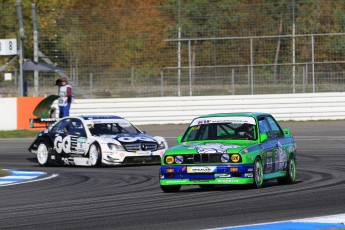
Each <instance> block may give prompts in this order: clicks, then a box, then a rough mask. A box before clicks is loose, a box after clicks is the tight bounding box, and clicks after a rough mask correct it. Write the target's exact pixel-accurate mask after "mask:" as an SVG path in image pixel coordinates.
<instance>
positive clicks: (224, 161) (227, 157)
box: [220, 153, 230, 163]
mask: <svg viewBox="0 0 345 230" xmlns="http://www.w3.org/2000/svg"><path fill="white" fill-rule="evenodd" d="M220 160H221V161H222V162H223V163H228V162H229V160H230V156H229V154H226V153H224V154H222V156H221V157H220Z"/></svg>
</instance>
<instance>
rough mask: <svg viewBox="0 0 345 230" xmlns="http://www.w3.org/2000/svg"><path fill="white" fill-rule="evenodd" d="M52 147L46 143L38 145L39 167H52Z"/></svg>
mask: <svg viewBox="0 0 345 230" xmlns="http://www.w3.org/2000/svg"><path fill="white" fill-rule="evenodd" d="M51 155H52V147H51V145H50V144H48V143H47V142H45V141H43V142H41V143H39V145H38V147H37V154H36V158H37V162H38V164H39V165H40V166H49V165H52V163H53V160H52V159H51Z"/></svg>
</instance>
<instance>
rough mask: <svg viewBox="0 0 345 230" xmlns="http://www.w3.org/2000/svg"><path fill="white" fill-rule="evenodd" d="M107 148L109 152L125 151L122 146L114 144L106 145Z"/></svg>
mask: <svg viewBox="0 0 345 230" xmlns="http://www.w3.org/2000/svg"><path fill="white" fill-rule="evenodd" d="M108 147H109V149H110V150H125V149H124V148H123V147H122V145H117V144H114V143H108Z"/></svg>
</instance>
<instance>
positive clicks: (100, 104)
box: [0, 92, 345, 130]
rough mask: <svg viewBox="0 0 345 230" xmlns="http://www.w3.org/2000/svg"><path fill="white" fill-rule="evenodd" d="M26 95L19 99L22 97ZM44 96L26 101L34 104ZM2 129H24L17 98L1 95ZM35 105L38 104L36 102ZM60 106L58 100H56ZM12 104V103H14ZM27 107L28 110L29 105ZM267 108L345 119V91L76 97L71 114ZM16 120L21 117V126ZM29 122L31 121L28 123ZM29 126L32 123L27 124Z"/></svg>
mask: <svg viewBox="0 0 345 230" xmlns="http://www.w3.org/2000/svg"><path fill="white" fill-rule="evenodd" d="M20 100H22V99H18V101H20ZM40 100H42V98H38V99H37V98H36V99H30V100H28V101H26V102H25V104H26V105H28V104H30V106H29V107H30V108H32V110H33V108H34V107H35V105H36V104H37V103H38V102H39V101H40ZM0 103H1V111H6V112H5V113H4V112H1V114H0V119H1V124H0V130H6V129H7V130H8V129H22V128H25V127H23V125H21V126H18V125H19V124H28V125H29V121H28V118H29V117H28V116H27V115H26V116H25V117H23V116H22V115H21V114H23V110H21V108H18V109H17V111H16V110H15V108H16V106H14V107H13V105H12V104H13V103H17V100H16V99H14V98H10V99H8V98H0ZM33 105H34V106H33ZM54 105H55V106H56V104H54ZM11 106H12V107H11ZM25 111H28V108H26V110H25ZM251 111H253V112H265V113H271V114H272V115H273V116H274V117H275V118H276V119H277V120H296V121H297V120H304V121H305V120H326V119H327V120H336V119H345V93H342V92H341V93H306V94H272V95H268V94H267V95H242V96H241V95H236V96H193V97H189V96H187V97H150V98H114V99H78V98H77V99H76V103H74V104H72V106H71V111H70V113H71V115H72V116H74V115H90V114H99V115H119V116H122V117H125V118H127V119H128V120H129V121H131V122H132V123H133V124H136V125H145V124H179V123H189V122H191V120H192V119H193V118H194V117H196V116H199V115H203V114H211V113H226V112H251ZM13 120H19V121H20V122H19V121H18V122H17V126H14V125H13ZM26 122H27V123H26ZM27 127H28V126H27Z"/></svg>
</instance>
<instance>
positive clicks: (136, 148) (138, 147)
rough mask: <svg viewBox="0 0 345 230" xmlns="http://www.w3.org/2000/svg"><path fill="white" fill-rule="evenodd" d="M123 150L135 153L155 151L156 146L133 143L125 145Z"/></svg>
mask: <svg viewBox="0 0 345 230" xmlns="http://www.w3.org/2000/svg"><path fill="white" fill-rule="evenodd" d="M125 149H126V150H127V151H128V152H136V151H156V150H157V144H156V143H148V142H146V143H134V144H125Z"/></svg>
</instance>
